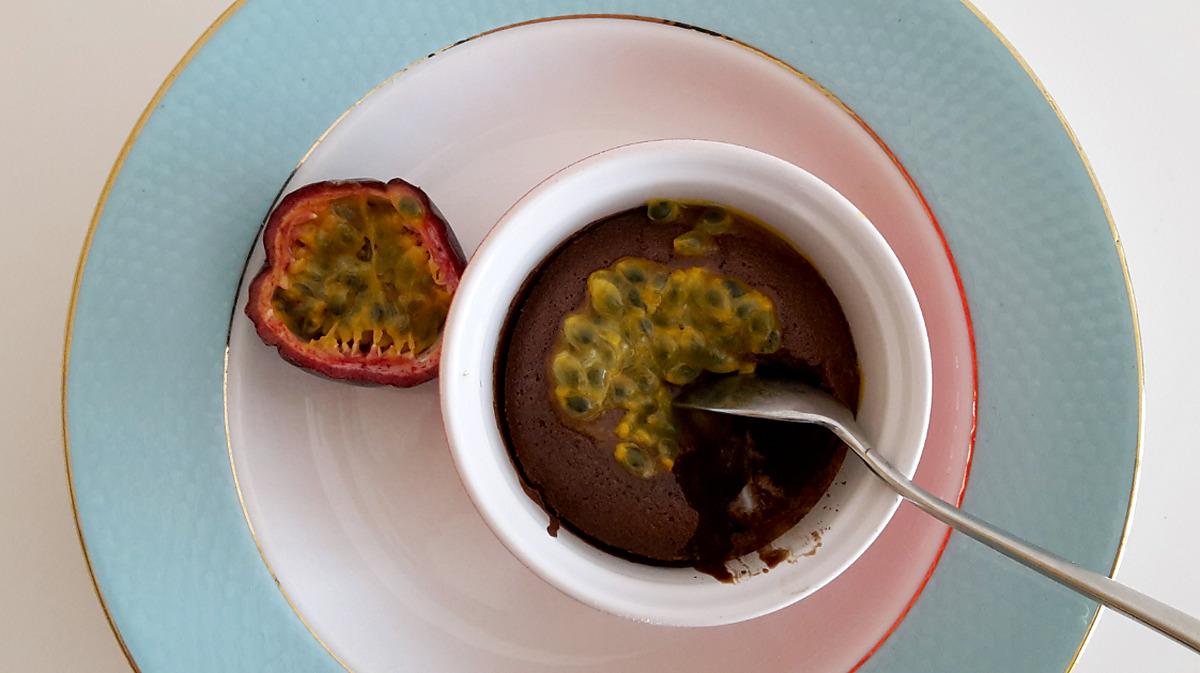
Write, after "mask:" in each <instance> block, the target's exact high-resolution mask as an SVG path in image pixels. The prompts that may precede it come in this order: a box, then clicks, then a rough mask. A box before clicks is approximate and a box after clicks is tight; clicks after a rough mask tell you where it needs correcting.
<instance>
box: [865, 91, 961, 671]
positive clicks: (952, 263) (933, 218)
mask: <svg viewBox="0 0 1200 673" xmlns="http://www.w3.org/2000/svg"><path fill="white" fill-rule="evenodd" d="M848 111H849V112H850V114H851V116H853V117H854V119H855V121H857V122H858V124H859V125H860V126H862V128H863V130H865V131H866V132H867V133H868V134H870V136H871V138H873V139H874V140H875V142H876V143H877V144H878V145H879V147H880V148H882V149H883V151H884V153H886V154H887V155H888V158H889V159H891V160H892V163H893V164H895V165H896V168H897V169H898V170H899V171H900V174H901V175H903V176H904V180H905V181H906V182H908V186H909V187H910V188H912V190H913V193H914V194H916V195H917V199H919V200H920V201H921V207H922V208H924V209H925V213H926V214H927V215H928V216H929V221H930V222H932V223H933V229H934V231H935V232H936V233H937V235H938V238H939V239H940V240H941V241H942V249H943V250H945V252H946V259H947V260H948V261H949V262H950V270H951V271H952V272H953V273H954V282H955V284H956V285H957V287H958V296H959V297H960V298H961V299H962V307H963V316H964V317H965V318H966V321H967V341H968V342H969V344H970V348H971V431H970V437H969V439H968V440H967V464H966V468H965V469H964V470H963V480H962V486H960V487H959V489H958V498H957V500H956V501H955V503H954V504H955V505H957V506H959V507H961V506H962V503H963V498H964V497H965V496H966V494H967V483H968V482H969V481H970V478H971V465H972V463H973V461H974V458H975V432H976V429H977V428H978V427H979V361H978V358H977V356H976V352H975V325H974V323H973V322H972V320H971V307H970V305H969V304H968V303H967V291H966V288H965V287H963V282H962V276H961V275H959V273H958V263H957V262H955V261H954V253H953V252H951V250H950V243H949V241H947V240H946V234H945V233H944V232H943V231H942V227H941V225H940V224H938V220H937V216H935V215H934V214H933V209H932V208H930V207H929V202H928V201H926V200H925V195H924V194H922V193H921V189H920V188H919V187H918V186H917V183H916V181H915V180H913V178H912V176H911V175H910V174H909V172H908V169H906V168H905V167H904V164H902V163H900V159H899V158H898V157H897V156H896V154H895V153H894V152H892V149H891V148H890V147H888V146H887V143H885V142H883V138H880V137H879V134H878V133H875V130H874V129H872V128H871V127H870V126H869V125H868V124H867V122H866V121H864V120H863V119H862V117H859V116H858V114H856V113H855V112H853V111H852V110H848ZM951 532H952V531H951V529H950V528H947V529H946V535H945V536H944V537H943V538H942V544H941V545H940V546H939V547H938V550H937V555H936V556H934V557H933V563H931V564H929V569H928V570H926V571H925V576H924V577H923V578H921V583H920V585H918V586H917V590H916V592H915V593H913V595H912V598H910V599H908V603H907V604H906V605H905V606H904V609H903V610H901V611H900V614H899V616H897V617H896V621H894V622H892V625H891V626H889V627H888V629H887V631H885V632H884V634H883V636H882V637H881V638H880V639H879V641H878V642H876V643H875V645H873V646H872V647H871V649H870V650H868V651H867V653H866V654H864V655H863V656H862V658H861V659H859V660H858V663H856V664H854V666H853V667H851V668H850V671H849V672H848V673H854V672H855V671H857V670H858V669H860V668H862V666H863V664H865V663H867V660H868V659H870V658H871V657H873V656H875V653H876V652H878V651H879V648H881V647H883V644H884V643H885V642H887V639H888V638H890V637H891V636H892V634H893V633H895V632H896V629H897V628H898V627H899V626H900V622H903V621H904V618H905V617H907V616H908V613H909V611H911V610H912V607H913V606H914V605H916V603H917V599H918V598H920V597H921V593H922V592H923V591H925V586H926V585H927V584H929V580H930V578H932V577H933V572H934V570H936V569H937V566H938V563H939V562H941V560H942V554H944V553H945V552H946V545H947V544H949V542H950V533H951Z"/></svg>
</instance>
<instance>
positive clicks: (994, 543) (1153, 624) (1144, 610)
mask: <svg viewBox="0 0 1200 673" xmlns="http://www.w3.org/2000/svg"><path fill="white" fill-rule="evenodd" d="M834 431H835V432H837V434H838V435H840V436H841V437H842V439H843V440H845V441H846V442H847V443H848V444H849V445H850V446H851V447H853V448H854V449H855V450H856V452H857V453H858V454H859V455H860V456H862V458H863V460H864V461H865V462H866V464H867V466H868V467H869V468H870V469H871V471H872V472H874V473H875V474H876V475H877V476H878V477H879V478H880V479H883V481H885V482H887V484H888V485H889V486H891V487H892V488H893V489H894V490H895V491H896V492H897V493H899V494H900V495H901V496H902V497H904V499H906V500H908V501H909V502H911V503H913V504H914V505H916V506H917V507H920V508H921V509H923V510H925V512H927V513H929V514H930V515H932V516H933V517H934V518H936V519H938V520H939V521H941V522H942V523H945V524H946V525H948V526H950V527H951V528H953V529H955V530H957V531H959V532H962V533H966V534H967V535H969V536H971V537H973V538H975V539H976V540H978V541H980V542H982V543H983V544H985V545H987V546H989V547H991V548H992V549H995V550H996V551H998V552H1000V553H1001V554H1004V555H1005V556H1007V557H1009V558H1011V559H1013V560H1014V561H1017V562H1019V563H1021V564H1023V565H1025V566H1027V567H1029V568H1031V569H1033V570H1036V571H1037V572H1039V573H1041V574H1042V575H1045V576H1046V577H1049V578H1050V579H1052V580H1054V581H1056V582H1058V583H1059V584H1061V585H1063V586H1065V587H1067V588H1068V589H1072V590H1074V591H1077V592H1079V593H1080V594H1083V595H1084V596H1087V597H1088V598H1091V599H1092V600H1095V601H1098V602H1100V603H1102V604H1104V605H1106V606H1108V607H1110V608H1112V609H1114V610H1116V611H1117V612H1120V613H1122V614H1125V615H1127V616H1129V617H1131V618H1133V619H1136V620H1137V621H1139V622H1141V623H1143V624H1145V625H1146V626H1149V627H1150V628H1152V629H1154V630H1155V631H1158V632H1159V633H1162V634H1163V635H1165V636H1168V637H1170V638H1172V639H1174V640H1175V641H1177V642H1179V643H1181V644H1183V645H1185V646H1187V647H1189V648H1191V649H1192V650H1193V651H1195V652H1198V653H1200V619H1196V618H1195V617H1192V616H1191V615H1189V614H1187V613H1185V612H1182V611H1180V610H1177V609H1175V608H1173V607H1171V606H1170V605H1167V604H1166V603H1163V602H1161V601H1158V600H1155V599H1153V598H1151V597H1149V596H1147V595H1146V594H1143V593H1142V592H1140V591H1135V590H1133V589H1131V588H1129V587H1127V586H1125V585H1124V584H1121V583H1120V582H1117V581H1114V580H1112V579H1110V578H1108V577H1105V576H1104V575H1101V574H1100V573H1097V572H1093V571H1091V570H1088V569H1086V568H1081V567H1079V566H1077V565H1075V564H1074V563H1071V562H1070V561H1067V560H1065V559H1063V558H1060V557H1058V556H1055V555H1054V554H1051V553H1050V552H1048V551H1046V550H1045V549H1042V548H1041V547H1038V546H1036V545H1033V544H1030V543H1028V542H1026V541H1024V540H1022V539H1020V538H1019V537H1017V536H1015V535H1013V534H1011V533H1008V532H1006V531H1004V530H1001V529H999V528H997V527H995V526H993V525H991V524H989V523H987V522H986V521H983V520H981V519H979V518H977V517H974V516H971V515H970V514H968V513H966V512H964V511H962V510H961V509H959V508H957V507H954V506H953V505H950V504H949V503H947V502H945V501H944V500H942V499H940V498H938V497H937V496H935V495H933V494H932V493H930V492H928V491H926V490H925V489H923V488H921V487H920V486H917V485H916V484H914V483H912V482H911V481H909V480H908V478H907V477H905V476H904V475H903V474H902V473H900V472H899V471H898V470H897V469H896V468H894V467H892V465H891V463H889V462H887V461H886V460H884V458H883V457H882V456H880V455H878V454H877V453H875V452H874V451H872V450H871V449H870V448H868V447H865V446H862V445H861V444H860V443H859V442H858V441H857V439H856V438H855V437H853V436H852V435H851V434H850V433H848V432H845V431H844V430H842V429H840V428H834Z"/></svg>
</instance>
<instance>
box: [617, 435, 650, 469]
mask: <svg viewBox="0 0 1200 673" xmlns="http://www.w3.org/2000/svg"><path fill="white" fill-rule="evenodd" d="M613 457H614V458H616V459H617V462H618V463H620V465H621V467H623V468H625V469H626V470H628V471H629V473H630V474H632V475H634V476H635V477H642V478H646V477H650V476H652V475H653V474H654V472H655V469H654V463H653V462H651V460H650V459H649V458H648V457H646V454H645V453H643V452H642V450H641V449H639V448H638V445H637V444H634V443H633V442H620V443H618V444H617V447H616V449H614V450H613Z"/></svg>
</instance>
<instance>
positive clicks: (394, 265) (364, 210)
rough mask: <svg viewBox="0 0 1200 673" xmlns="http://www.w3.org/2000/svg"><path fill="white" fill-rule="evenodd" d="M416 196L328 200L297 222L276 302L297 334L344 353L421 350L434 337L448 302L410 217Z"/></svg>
mask: <svg viewBox="0 0 1200 673" xmlns="http://www.w3.org/2000/svg"><path fill="white" fill-rule="evenodd" d="M423 215H424V210H423V208H422V206H421V203H420V201H419V200H418V199H416V198H415V197H404V198H402V199H400V201H399V203H398V204H397V205H395V206H393V205H392V203H391V202H390V201H389V200H387V199H385V198H383V197H382V196H379V195H366V194H362V195H352V196H346V197H342V198H339V199H336V200H334V201H331V202H330V203H329V204H328V206H327V207H326V208H324V209H323V210H318V211H317V212H315V213H314V217H313V218H312V220H310V221H308V222H305V223H303V224H300V225H297V227H296V229H295V231H294V236H295V240H294V241H293V242H292V244H291V245H290V250H291V253H292V255H293V259H292V260H291V261H290V263H289V264H288V266H287V267H286V268H285V271H284V277H283V278H281V279H280V281H279V286H278V288H277V289H276V290H275V291H274V293H273V295H272V300H271V303H272V307H273V308H274V309H275V310H276V311H277V312H278V314H279V315H280V316H281V318H282V320H283V323H284V324H285V325H286V326H287V328H288V329H289V330H290V331H291V332H292V333H293V334H295V335H296V336H298V337H300V338H301V339H304V340H305V341H308V342H310V343H311V344H314V345H316V346H318V347H320V348H323V349H326V350H330V351H334V352H337V353H339V354H341V355H347V356H365V355H371V354H375V355H379V354H385V353H390V352H391V351H394V350H396V349H399V350H400V351H405V350H407V351H409V352H411V353H413V354H417V353H421V352H423V351H425V350H426V349H428V348H429V347H430V346H432V345H433V344H434V342H435V341H437V337H438V334H439V332H440V331H441V325H442V323H443V322H445V319H446V314H447V312H448V311H449V308H450V292H449V291H447V289H446V288H445V287H443V286H442V285H441V284H439V282H438V280H437V271H436V269H435V266H434V264H433V262H432V261H431V259H430V256H429V252H428V251H427V250H426V249H425V248H424V247H423V246H422V243H421V240H420V238H419V237H418V236H417V235H416V234H415V233H414V232H413V230H412V229H410V228H409V227H408V226H407V225H406V222H408V221H409V220H410V219H411V218H413V217H418V218H419V217H422V216H423Z"/></svg>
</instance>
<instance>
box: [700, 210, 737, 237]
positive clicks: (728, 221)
mask: <svg viewBox="0 0 1200 673" xmlns="http://www.w3.org/2000/svg"><path fill="white" fill-rule="evenodd" d="M696 228H697V229H699V230H700V231H703V232H704V233H706V234H725V233H728V232H729V231H730V230H731V229H733V217H731V216H730V215H729V211H727V210H725V209H724V208H720V207H716V206H714V207H711V208H705V209H704V214H703V215H701V216H700V223H699V224H697V225H696Z"/></svg>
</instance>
